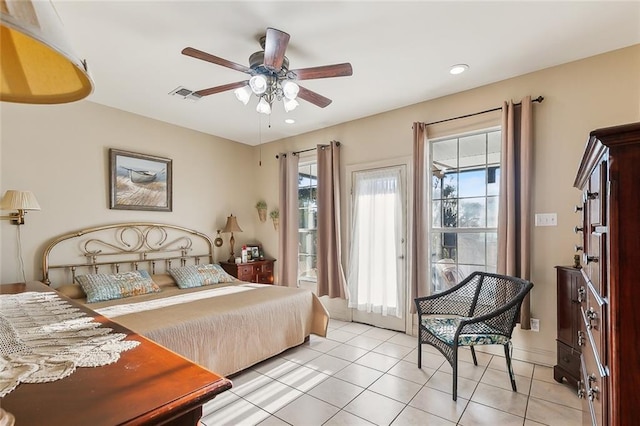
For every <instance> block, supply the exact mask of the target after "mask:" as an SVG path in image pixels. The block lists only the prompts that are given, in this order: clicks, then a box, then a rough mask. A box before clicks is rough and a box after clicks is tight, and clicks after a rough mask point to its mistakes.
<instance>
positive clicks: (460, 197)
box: [430, 130, 501, 293]
mask: <svg viewBox="0 0 640 426" xmlns="http://www.w3.org/2000/svg"><path fill="white" fill-rule="evenodd" d="M500 146H501V132H500V130H493V131H487V132H483V133H477V134H473V135H467V136H463V137H462V136H461V137H454V138H447V139H441V140H435V141H432V142H431V144H430V149H431V159H432V160H431V171H432V177H431V188H430V190H431V200H432V201H431V205H432V213H431V229H430V241H431V290H432V292H434V293H435V292H439V291H443V290H446V289H447V288H450V287H451V286H453V285H455V284H457V283H458V282H460V280H462V279H463V278H464V277H466V276H467V275H469V274H470V273H471V272H473V271H485V272H495V270H496V253H497V241H498V230H497V227H498V192H499V190H500Z"/></svg>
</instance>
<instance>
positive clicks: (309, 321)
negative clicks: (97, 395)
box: [87, 283, 329, 376]
mask: <svg viewBox="0 0 640 426" xmlns="http://www.w3.org/2000/svg"><path fill="white" fill-rule="evenodd" d="M244 284H246V283H244ZM210 288H211V286H205V287H200V288H199V289H187V290H181V289H178V288H169V289H167V288H163V291H162V293H156V294H149V295H144V296H136V297H135V298H127V299H121V300H112V301H108V302H99V303H91V304H87V306H88V307H90V308H91V309H94V310H97V311H99V310H100V308H104V307H108V306H113V305H116V304H123V303H126V304H130V303H138V302H141V303H142V302H144V301H148V300H155V299H158V298H163V297H168V296H173V295H177V294H185V293H193V292H197V291H203V290H208V289H210ZM106 316H108V315H106ZM113 320H114V321H116V322H118V323H120V324H122V325H124V326H125V327H127V328H130V329H131V330H133V331H136V332H138V333H140V334H142V335H143V336H145V337H148V338H149V339H151V340H153V341H155V342H157V343H159V344H161V345H163V346H165V347H166V348H168V349H171V350H173V351H174V352H177V353H179V354H180V355H183V356H184V357H186V358H188V359H190V360H192V361H194V362H196V363H198V364H200V365H202V366H204V367H206V368H208V369H210V370H212V371H214V372H216V373H218V374H221V375H225V376H227V375H230V374H233V373H236V372H238V371H240V370H243V369H245V368H247V367H250V366H251V365H253V364H256V363H258V362H260V361H263V360H265V359H267V358H270V357H272V356H274V355H277V354H278V353H280V352H283V351H284V350H286V349H288V348H291V347H293V346H296V345H299V344H301V343H302V342H303V341H304V339H305V338H306V336H308V335H309V334H310V333H313V334H317V335H319V336H325V335H326V331H327V325H328V321H329V315H328V313H327V311H326V309H325V308H324V306H322V303H321V302H320V300H319V299H318V298H317V297H316V296H315V295H314V294H313V293H312V292H310V291H308V290H303V289H297V288H288V287H279V286H270V285H269V286H259V287H258V288H255V289H251V290H250V291H242V292H239V293H234V294H226V295H222V296H216V297H209V298H206V299H203V300H195V301H189V302H187V303H183V304H176V305H172V306H165V307H160V308H157V309H153V310H145V311H142V312H136V313H131V314H126V315H122V316H117V317H115V318H113Z"/></svg>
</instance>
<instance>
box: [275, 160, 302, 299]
mask: <svg viewBox="0 0 640 426" xmlns="http://www.w3.org/2000/svg"><path fill="white" fill-rule="evenodd" d="M278 159H279V162H280V164H279V166H280V201H279V204H278V208H279V210H280V223H279V227H278V237H279V240H280V241H279V246H278V261H277V262H276V265H277V271H278V280H277V282H276V284H277V285H281V286H285V287H297V286H298V161H299V157H298V156H297V155H295V154H293V153H292V152H290V153H287V154H280V155H279V156H278Z"/></svg>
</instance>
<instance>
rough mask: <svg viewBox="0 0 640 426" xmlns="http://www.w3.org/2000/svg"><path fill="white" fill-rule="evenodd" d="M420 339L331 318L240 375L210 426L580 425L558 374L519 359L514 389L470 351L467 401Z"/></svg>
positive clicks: (463, 369) (494, 362)
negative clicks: (323, 333) (322, 332)
mask: <svg viewBox="0 0 640 426" xmlns="http://www.w3.org/2000/svg"><path fill="white" fill-rule="evenodd" d="M416 347H417V342H416V338H415V337H411V336H407V335H404V334H401V333H397V332H394V331H389V330H384V329H380V328H375V327H371V326H368V325H363V324H356V323H347V322H343V321H337V320H331V321H330V324H329V331H328V333H327V338H326V339H325V338H321V337H318V336H314V335H312V336H311V338H310V340H309V342H306V343H304V344H303V345H301V346H298V347H295V348H292V349H290V350H288V351H286V352H284V353H282V354H280V355H278V356H276V357H274V358H271V359H269V360H267V361H265V362H262V363H260V364H258V365H255V366H254V367H252V368H251V369H248V370H246V371H244V372H242V373H241V374H239V375H237V376H235V377H233V378H232V381H233V388H231V390H229V391H227V392H224V393H223V394H221V395H219V396H218V397H217V398H216V399H214V400H213V401H211V402H209V403H208V404H206V405H205V406H204V410H203V411H204V415H203V418H202V420H201V424H203V425H205V426H219V425H242V426H244V425H256V424H259V425H263V426H267V425H295V426H298V425H299V426H313V425H465V426H470V425H492V426H493V425H501V426H507V425H520V426H538V425H561V426H571V425H579V424H581V419H582V417H581V412H580V404H581V403H580V400H579V399H578V398H577V397H576V395H575V392H574V390H573V389H572V388H570V387H568V386H567V385H563V384H559V383H557V382H555V381H554V380H553V372H552V369H551V368H549V367H544V366H540V365H534V364H530V363H526V362H522V361H517V360H516V361H514V362H513V366H514V371H515V374H516V384H517V387H518V391H517V392H513V391H512V390H511V385H510V381H509V377H508V374H507V372H506V365H505V361H504V358H503V357H500V356H496V355H490V354H485V353H480V352H477V355H478V366H477V367H476V366H474V365H473V363H472V360H471V353H470V352H469V351H468V350H463V351H461V354H460V356H461V361H460V365H459V367H458V371H459V373H458V400H457V401H456V402H454V401H453V400H452V399H451V381H452V377H451V374H452V370H451V366H450V365H449V363H448V362H446V360H445V359H444V357H443V356H442V355H441V354H440V353H439V352H438V351H437V350H435V349H434V348H432V347H430V346H429V345H424V346H423V351H422V357H423V359H422V369H418V367H417V365H416V357H417V352H416V351H417V349H416Z"/></svg>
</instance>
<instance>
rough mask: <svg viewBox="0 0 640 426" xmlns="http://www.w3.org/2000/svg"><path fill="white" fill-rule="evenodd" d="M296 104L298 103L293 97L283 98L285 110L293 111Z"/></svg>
mask: <svg viewBox="0 0 640 426" xmlns="http://www.w3.org/2000/svg"><path fill="white" fill-rule="evenodd" d="M298 105H300V104H299V103H298V101H296V100H295V99H286V98H285V99H284V110H285V111H286V112H289V111H293V110H294V109H296V107H297V106H298Z"/></svg>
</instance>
